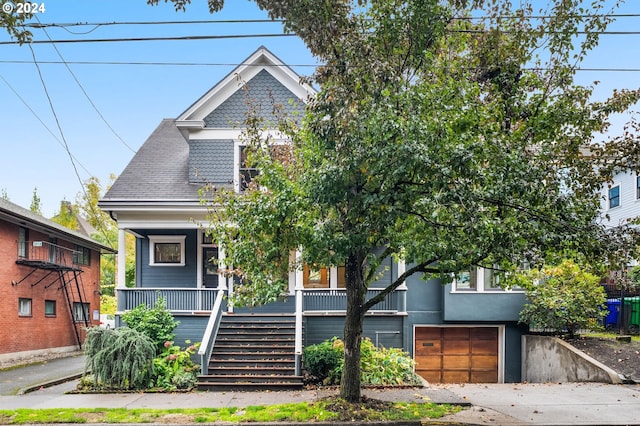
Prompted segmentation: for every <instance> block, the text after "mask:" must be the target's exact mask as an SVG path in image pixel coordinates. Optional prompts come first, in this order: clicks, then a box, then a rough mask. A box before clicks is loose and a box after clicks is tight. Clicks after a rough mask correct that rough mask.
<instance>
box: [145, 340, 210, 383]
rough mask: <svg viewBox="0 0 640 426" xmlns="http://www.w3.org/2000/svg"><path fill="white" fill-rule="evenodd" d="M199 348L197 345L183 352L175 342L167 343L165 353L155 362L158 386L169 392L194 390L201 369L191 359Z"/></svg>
mask: <svg viewBox="0 0 640 426" xmlns="http://www.w3.org/2000/svg"><path fill="white" fill-rule="evenodd" d="M187 343H190V342H187ZM198 347H200V344H199V343H196V344H195V345H190V346H189V347H187V348H186V349H184V350H182V349H181V348H180V346H176V345H174V344H173V342H170V341H167V342H165V344H164V350H163V352H162V353H161V354H160V355H158V356H157V357H156V358H155V359H154V360H153V366H154V372H155V384H156V386H157V387H161V388H163V389H167V390H172V389H190V388H192V387H193V386H194V385H195V383H196V377H197V375H198V372H199V369H200V367H199V366H198V365H196V364H195V363H194V362H193V360H192V358H191V357H192V355H193V354H195V353H196V351H197V350H198Z"/></svg>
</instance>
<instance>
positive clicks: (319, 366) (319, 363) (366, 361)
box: [304, 337, 421, 386]
mask: <svg viewBox="0 0 640 426" xmlns="http://www.w3.org/2000/svg"><path fill="white" fill-rule="evenodd" d="M360 348H361V349H360V350H361V358H360V372H361V378H362V384H363V385H379V386H393V385H417V384H420V383H421V381H420V378H419V377H418V376H417V375H416V374H415V373H414V361H413V360H412V359H411V357H410V356H409V354H407V353H406V352H403V351H402V350H401V349H398V348H389V349H387V348H376V347H375V345H374V344H373V343H372V342H371V340H370V339H363V340H362V344H361V347H360ZM343 364H344V343H343V342H342V340H340V339H338V338H337V337H334V338H332V339H330V340H326V341H324V342H322V343H319V344H317V345H310V346H307V347H306V348H305V349H304V366H305V369H306V370H307V372H308V373H309V375H310V376H312V377H311V378H312V379H315V380H316V381H318V382H322V383H323V384H326V385H333V384H338V383H340V376H341V375H342V367H343Z"/></svg>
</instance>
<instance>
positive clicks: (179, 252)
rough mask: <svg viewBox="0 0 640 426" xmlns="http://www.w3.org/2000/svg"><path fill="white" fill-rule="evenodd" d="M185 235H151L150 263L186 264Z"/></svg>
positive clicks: (166, 264) (155, 264) (157, 264)
mask: <svg viewBox="0 0 640 426" xmlns="http://www.w3.org/2000/svg"><path fill="white" fill-rule="evenodd" d="M185 239H186V236H185V235H149V265H151V266H184V265H185V259H184V242H185Z"/></svg>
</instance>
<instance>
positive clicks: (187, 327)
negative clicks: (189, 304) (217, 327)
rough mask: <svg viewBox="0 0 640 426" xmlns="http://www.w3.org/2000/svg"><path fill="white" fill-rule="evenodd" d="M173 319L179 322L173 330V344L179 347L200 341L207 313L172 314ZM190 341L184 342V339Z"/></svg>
mask: <svg viewBox="0 0 640 426" xmlns="http://www.w3.org/2000/svg"><path fill="white" fill-rule="evenodd" d="M174 319H175V320H176V321H178V322H180V324H179V325H178V326H177V327H176V329H175V330H174V333H175V335H176V336H175V338H174V344H176V345H178V346H180V347H183V348H184V347H187V346H189V345H190V344H195V343H198V342H201V341H202V336H203V335H204V330H205V328H206V327H207V322H208V321H209V316H208V315H203V316H194V315H189V316H187V315H185V316H180V315H174ZM187 340H188V341H190V342H191V343H186V341H187Z"/></svg>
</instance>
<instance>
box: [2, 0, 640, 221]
mask: <svg viewBox="0 0 640 426" xmlns="http://www.w3.org/2000/svg"><path fill="white" fill-rule="evenodd" d="M3 1H4V0H0V3H2V2H3ZM226 3H227V4H226V5H225V8H224V10H223V11H222V12H219V13H217V14H215V15H210V14H209V12H208V10H207V6H206V0H193V4H192V5H190V6H189V7H188V10H187V12H186V13H183V12H177V13H176V12H175V11H174V9H173V6H172V5H170V4H165V3H161V4H160V5H159V6H157V7H151V6H148V5H147V4H146V1H145V0H108V1H107V0H82V1H78V0H50V1H45V2H44V4H45V8H46V11H45V13H42V14H39V15H38V18H39V20H40V22H41V23H78V22H85V23H105V22H132V21H141V22H152V21H155V22H157V21H177V20H181V21H187V20H189V21H194V20H254V19H266V18H267V15H266V13H265V12H261V11H260V10H259V9H258V7H257V6H255V4H254V3H253V2H251V1H248V0H227V1H226ZM618 13H631V14H633V13H635V14H640V1H638V0H629V1H628V4H627V5H625V6H623V8H622V9H620V10H619V12H618ZM639 29H640V17H633V18H620V19H618V21H617V22H616V23H614V24H612V25H611V27H610V28H609V30H618V31H635V30H639ZM33 33H34V39H35V40H47V39H48V37H50V38H51V39H54V40H60V39H104V38H116V37H117V38H126V37H153V36H162V37H167V36H187V35H224V34H231V35H239V34H276V33H282V26H281V24H279V23H266V24H257V23H252V24H246V23H237V24H191V25H126V26H122V25H113V26H99V27H96V26H93V25H87V26H74V27H67V28H66V29H65V28H48V29H47V33H48V37H47V35H46V34H45V33H44V32H43V30H41V29H34V30H33ZM73 33H76V34H73ZM8 40H9V37H8V36H7V35H6V33H3V32H0V42H3V41H8ZM261 45H264V46H266V47H267V48H268V49H269V50H271V51H272V52H273V53H274V54H275V55H276V56H278V57H279V58H280V59H282V60H283V61H284V62H285V63H288V64H290V65H291V66H292V67H293V69H294V70H296V71H297V72H298V73H299V74H301V75H309V74H311V73H312V72H313V65H315V64H316V61H315V60H314V58H313V57H312V56H311V55H310V53H309V51H308V50H307V48H306V47H305V46H304V44H303V43H302V42H301V41H300V40H299V39H298V38H297V37H270V38H257V37H256V38H235V39H234V38H231V39H217V40H201V41H144V42H127V43H115V42H113V43H70V44H66V43H65V44H63V43H60V44H56V45H55V47H57V49H58V51H59V52H60V54H61V55H62V57H63V58H64V60H65V61H67V62H68V63H69V68H71V71H73V74H74V75H75V78H77V80H78V81H79V82H80V84H81V86H82V88H80V86H79V85H78V83H76V81H75V80H74V77H73V76H72V75H71V73H70V72H69V70H68V69H67V68H66V67H65V65H64V64H46V63H41V65H40V70H41V72H42V76H43V78H44V81H45V83H46V87H47V90H48V92H49V95H50V97H51V102H52V104H53V106H54V108H55V111H56V115H57V119H58V122H59V123H60V127H61V128H62V131H63V133H64V139H63V138H62V136H61V135H60V132H59V130H58V127H57V124H56V120H55V118H54V115H53V114H52V112H51V108H50V106H49V102H48V100H47V97H46V95H45V92H44V89H43V86H42V83H41V81H40V77H39V75H38V71H37V69H36V67H35V65H34V63H33V57H32V53H31V50H30V49H29V47H28V46H20V47H19V46H15V45H0V129H1V130H0V190H4V191H6V193H7V194H8V196H9V199H10V200H11V201H12V202H14V203H16V204H19V205H22V206H24V207H27V208H28V207H29V204H30V203H31V199H32V194H33V190H34V188H37V192H38V195H39V197H40V198H41V204H42V210H43V213H44V215H45V216H47V217H50V216H52V215H53V214H55V213H56V212H57V211H58V210H59V205H60V201H61V200H69V201H75V199H76V196H77V194H78V193H79V192H80V191H81V184H80V181H85V180H86V179H88V178H89V177H91V176H96V177H98V178H99V179H100V181H101V182H102V183H103V184H106V183H107V182H108V179H109V175H110V174H112V173H113V174H115V175H118V174H119V173H120V172H121V171H122V170H123V169H124V167H125V166H126V165H127V163H128V162H129V160H130V159H131V157H132V156H133V152H132V150H131V149H133V150H135V149H138V148H139V147H140V146H141V145H142V143H143V142H144V141H145V139H146V138H147V137H148V135H149V134H150V133H151V132H152V131H153V129H154V128H155V127H156V126H157V125H158V123H160V121H161V120H162V119H163V118H173V117H176V116H178V115H179V114H180V113H181V112H183V111H184V110H185V109H186V108H188V107H189V106H190V105H191V104H192V103H193V102H194V101H195V100H197V99H198V98H199V97H200V96H201V95H202V94H203V93H205V92H206V91H207V90H208V89H209V88H210V87H212V86H213V85H214V84H216V83H217V82H218V81H219V80H220V79H221V78H222V77H224V76H225V75H227V74H228V73H229V72H230V71H231V70H232V69H233V68H234V67H235V65H237V64H239V63H241V62H242V61H243V60H244V59H245V58H246V57H248V56H249V55H251V53H253V52H254V51H255V50H256V49H257V48H258V47H260V46H261ZM32 47H33V51H34V53H35V57H36V59H37V61H38V62H46V61H58V62H59V61H60V57H59V55H58V53H57V52H56V50H55V48H54V46H53V45H52V44H34V45H32ZM17 61H24V63H16V62H17ZM79 61H88V62H125V63H131V62H165V63H166V62H186V63H209V64H220V65H208V66H177V65H176V66H174V65H171V66H169V65H162V66H158V65H107V64H90V65H86V64H74V63H73V62H79ZM583 67H588V68H626V69H629V68H634V69H639V68H640V35H603V36H602V39H601V44H600V46H599V47H598V48H597V49H596V50H595V51H594V52H592V53H591V54H590V56H589V58H588V59H587V61H586V62H585V63H584V64H583ZM578 78H579V82H580V83H582V84H590V83H591V82H592V81H594V80H599V81H600V82H601V83H600V84H599V86H598V89H597V90H596V92H595V96H596V98H599V99H602V98H604V97H605V96H606V95H607V94H608V93H610V92H611V90H613V89H614V88H634V87H636V86H640V72H579V73H578ZM83 89H84V91H85V92H86V93H87V95H88V97H89V98H90V100H91V102H93V104H94V105H95V106H96V107H97V109H98V111H99V112H100V114H102V116H103V117H104V118H105V120H106V122H107V123H108V125H107V124H105V122H104V121H103V120H102V118H100V115H99V114H98V113H97V112H96V110H95V109H94V108H93V106H92V105H91V103H90V101H89V100H88V99H87V96H85V94H84V93H83ZM25 103H26V105H25ZM30 109H31V110H33V112H32V111H30ZM34 112H35V115H34ZM36 115H37V117H36ZM40 120H42V122H44V125H43V124H42V123H40ZM45 125H46V127H45ZM109 126H110V127H111V128H113V129H114V130H115V132H116V133H117V134H118V135H119V136H120V137H121V138H122V140H123V141H124V142H122V141H121V140H120V139H119V138H118V137H117V136H116V135H114V133H113V132H112V131H111V130H110V129H109ZM47 128H48V129H49V130H50V131H51V132H52V133H53V134H54V135H55V137H54V136H52V134H51V133H50V131H49V130H48V129H47ZM65 141H66V144H67V145H68V147H69V151H70V152H71V153H72V155H73V156H74V157H75V159H76V161H75V165H76V168H77V171H78V174H79V176H80V178H78V177H77V176H76V173H75V172H74V167H73V164H72V162H71V160H70V158H69V154H68V152H67V151H66V149H65V148H64V147H63V145H64V142H65Z"/></svg>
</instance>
